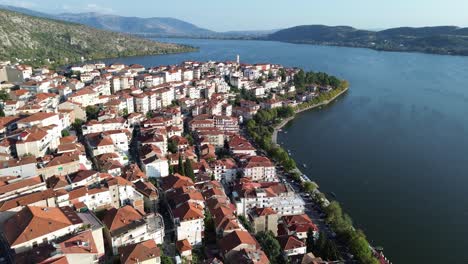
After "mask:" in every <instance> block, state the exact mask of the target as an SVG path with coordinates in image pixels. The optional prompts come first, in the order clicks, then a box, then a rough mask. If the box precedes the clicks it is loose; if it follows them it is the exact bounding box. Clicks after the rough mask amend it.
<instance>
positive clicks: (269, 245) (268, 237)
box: [255, 231, 281, 263]
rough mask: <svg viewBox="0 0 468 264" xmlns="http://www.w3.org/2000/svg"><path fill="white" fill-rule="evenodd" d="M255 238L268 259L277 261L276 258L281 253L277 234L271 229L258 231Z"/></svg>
mask: <svg viewBox="0 0 468 264" xmlns="http://www.w3.org/2000/svg"><path fill="white" fill-rule="evenodd" d="M255 238H256V239H257V241H258V243H259V244H260V246H261V247H262V249H263V251H264V252H265V254H266V255H267V257H268V259H269V260H270V261H271V262H273V263H276V260H277V259H278V257H279V256H280V254H281V246H280V244H279V242H278V240H276V238H275V235H274V234H273V233H272V232H271V231H268V232H264V231H262V232H258V233H257V235H255Z"/></svg>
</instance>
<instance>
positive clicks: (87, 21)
mask: <svg viewBox="0 0 468 264" xmlns="http://www.w3.org/2000/svg"><path fill="white" fill-rule="evenodd" d="M55 18H56V19H60V20H64V21H69V22H75V23H80V24H84V25H87V26H90V27H94V28H98V29H105V30H112V31H117V32H125V33H132V34H142V35H144V34H153V35H158V36H171V37H174V36H209V35H213V34H215V32H213V31H211V30H208V29H204V28H200V27H197V26H195V25H193V24H191V23H188V22H185V21H182V20H179V19H175V18H169V17H153V18H140V17H124V16H117V15H104V14H99V13H78V14H75V13H66V14H59V15H56V16H55Z"/></svg>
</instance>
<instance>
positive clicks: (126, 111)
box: [122, 108, 128, 116]
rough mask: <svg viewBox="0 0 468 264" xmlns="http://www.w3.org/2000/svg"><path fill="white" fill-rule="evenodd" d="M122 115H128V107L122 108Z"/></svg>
mask: <svg viewBox="0 0 468 264" xmlns="http://www.w3.org/2000/svg"><path fill="white" fill-rule="evenodd" d="M122 115H123V116H128V108H124V109H123V110H122Z"/></svg>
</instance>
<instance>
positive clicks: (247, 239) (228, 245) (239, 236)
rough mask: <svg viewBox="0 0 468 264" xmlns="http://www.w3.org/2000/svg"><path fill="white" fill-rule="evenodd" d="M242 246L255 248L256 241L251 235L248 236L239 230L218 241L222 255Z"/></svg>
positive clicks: (247, 233)
mask: <svg viewBox="0 0 468 264" xmlns="http://www.w3.org/2000/svg"><path fill="white" fill-rule="evenodd" d="M242 244H247V245H255V246H256V245H257V241H256V240H255V239H254V238H253V237H252V235H250V234H249V232H247V231H240V230H236V231H233V232H231V233H229V234H227V235H226V236H225V237H223V238H222V239H221V240H220V241H219V247H220V248H221V250H222V253H223V254H226V253H227V252H229V251H231V250H232V249H234V248H236V247H237V246H239V245H242Z"/></svg>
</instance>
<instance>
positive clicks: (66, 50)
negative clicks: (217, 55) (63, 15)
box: [0, 9, 192, 65]
mask: <svg viewBox="0 0 468 264" xmlns="http://www.w3.org/2000/svg"><path fill="white" fill-rule="evenodd" d="M188 50H192V48H191V47H187V46H183V45H176V44H167V43H159V42H155V41H151V40H148V39H143V38H138V37H134V36H130V35H127V34H122V33H116V32H109V31H104V30H98V29H94V28H90V27H88V26H84V25H80V24H76V23H69V22H63V21H57V20H52V19H48V18H39V17H35V16H28V15H24V14H20V13H18V12H13V11H9V10H2V9H0V59H7V60H11V59H15V58H19V59H22V60H28V59H34V60H33V61H30V62H29V63H31V64H33V65H34V64H42V63H44V61H45V60H46V59H50V60H54V61H56V62H59V63H65V62H67V60H66V59H65V58H67V59H68V62H75V61H79V60H80V59H81V57H84V58H86V59H103V58H111V57H122V56H137V55H149V54H163V53H176V52H184V51H188Z"/></svg>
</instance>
